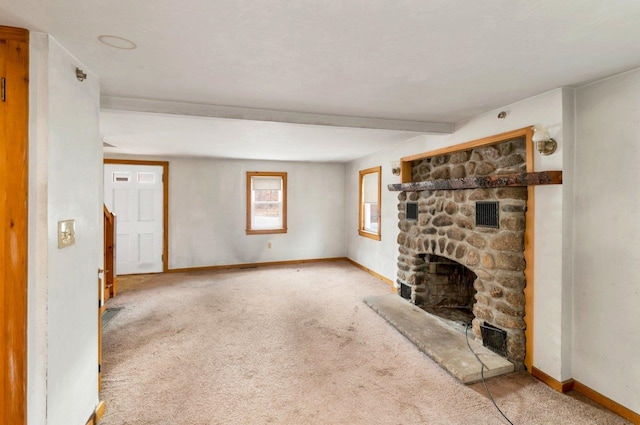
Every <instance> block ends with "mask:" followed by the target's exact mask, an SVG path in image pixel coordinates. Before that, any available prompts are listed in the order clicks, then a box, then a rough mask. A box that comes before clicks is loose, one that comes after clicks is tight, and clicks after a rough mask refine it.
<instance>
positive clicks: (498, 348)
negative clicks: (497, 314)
mask: <svg viewBox="0 0 640 425" xmlns="http://www.w3.org/2000/svg"><path fill="white" fill-rule="evenodd" d="M480 332H481V333H482V345H484V346H485V347H487V348H488V349H489V350H491V351H493V352H494V353H496V354H500V355H501V356H502V357H506V356H507V331H505V330H502V329H500V328H498V327H496V326H493V325H492V324H490V323H486V322H485V323H483V324H482V325H480Z"/></svg>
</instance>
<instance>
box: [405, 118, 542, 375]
mask: <svg viewBox="0 0 640 425" xmlns="http://www.w3.org/2000/svg"><path fill="white" fill-rule="evenodd" d="M532 137H533V126H529V127H524V128H521V129H518V130H512V131H507V132H505V133H500V134H496V135H493V136H489V137H484V138H482V139H476V140H472V141H470V142H466V143H461V144H459V145H455V146H448V147H445V148H441V149H436V150H433V151H429V152H424V153H419V154H416V155H410V156H405V157H403V158H400V170H401V174H400V182H401V183H410V182H411V181H412V173H411V166H412V165H411V164H412V162H413V161H417V160H421V159H425V158H431V157H434V156H438V155H442V154H450V153H454V152H461V151H465V150H469V149H473V148H477V147H481V146H489V145H495V144H498V143H501V142H506V141H508V140H513V139H525V149H526V151H527V158H526V167H527V173H533V172H534V162H533V159H534V152H533V143H532V141H531V138H532ZM527 193H528V199H527V212H526V215H525V220H526V227H525V231H524V259H525V261H526V268H525V270H524V275H525V278H526V281H527V286H526V287H525V288H524V296H525V316H524V321H525V323H526V326H527V328H526V329H525V331H524V334H525V338H526V356H525V359H524V365H525V366H526V368H527V370H528V371H529V373H531V371H532V368H533V303H534V297H533V282H534V276H533V265H534V257H533V247H534V241H533V235H534V223H535V215H534V214H535V188H534V186H528V188H527Z"/></svg>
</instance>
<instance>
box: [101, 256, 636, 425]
mask: <svg viewBox="0 0 640 425" xmlns="http://www.w3.org/2000/svg"><path fill="white" fill-rule="evenodd" d="M388 292H389V286H388V285H386V284H385V283H383V282H381V281H379V280H378V279H376V278H374V277H371V276H370V275H368V274H366V273H364V272H363V271H361V270H359V269H357V268H355V267H353V266H352V265H350V264H348V263H346V262H332V263H318V264H306V265H300V266H297V267H296V266H293V267H291V266H289V267H268V268H258V269H251V270H235V271H226V272H192V273H183V274H165V275H155V276H153V277H152V278H150V279H148V280H146V281H143V282H142V283H140V284H139V285H136V286H135V287H132V288H130V289H129V290H128V291H126V292H124V293H122V294H121V295H118V297H116V298H114V299H112V300H109V302H108V304H107V305H108V307H123V310H122V311H121V312H120V314H118V315H117V316H116V317H115V318H114V319H113V320H112V322H111V323H110V324H109V326H108V327H107V329H106V331H105V334H104V357H103V362H104V369H103V370H104V372H103V391H102V394H101V397H102V399H103V400H104V401H106V405H107V410H106V413H105V416H104V418H103V421H102V422H101V423H102V424H103V425H125V424H136V425H140V424H170V425H174V424H175V425H177V424H185V425H187V424H188V425H204V424H296V425H299V424H432V425H437V424H504V423H506V422H505V421H504V419H502V418H501V417H500V415H499V413H498V412H497V411H496V410H495V408H494V407H493V405H492V404H491V402H490V401H489V399H488V398H487V397H486V395H485V394H484V389H483V388H482V384H476V385H474V386H470V387H467V386H464V385H462V384H460V383H458V382H457V381H456V380H455V379H454V378H452V377H451V376H449V375H448V374H447V373H446V372H444V371H443V370H442V369H441V368H440V367H439V366H438V365H437V364H435V363H434V362H433V361H431V360H430V359H429V358H428V357H426V356H425V355H424V354H422V353H421V352H420V351H418V350H417V349H416V348H415V347H414V346H413V345H412V344H411V343H410V342H409V341H408V340H407V339H405V338H404V337H403V336H401V335H400V334H399V333H398V332H397V331H396V330H395V329H394V328H392V327H391V326H390V325H389V324H387V323H386V322H385V320H384V319H382V318H381V317H379V316H378V315H377V314H376V313H375V312H374V311H373V310H371V309H370V308H369V307H367V306H366V305H365V304H364V303H363V302H362V298H363V297H364V296H368V295H382V294H386V293H388ZM488 385H489V387H490V388H492V389H493V390H494V391H495V393H496V401H497V402H498V404H499V405H500V406H501V408H502V409H503V411H504V412H505V413H506V414H507V415H508V416H509V417H510V418H511V420H512V421H513V422H514V423H515V424H580V425H583V424H625V423H628V422H626V421H624V420H623V419H622V418H620V417H618V416H616V415H614V414H613V413H610V412H608V411H605V410H603V409H601V408H599V407H596V406H594V405H592V404H591V403H585V402H582V401H580V400H577V399H575V398H572V397H568V396H565V395H561V394H558V393H556V392H555V391H553V390H551V389H550V388H548V387H546V386H545V385H544V384H542V383H540V382H538V381H536V380H535V379H533V378H531V377H530V376H528V375H526V374H510V375H506V376H504V377H501V378H495V379H493V380H490V381H489V382H488Z"/></svg>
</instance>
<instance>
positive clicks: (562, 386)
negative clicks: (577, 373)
mask: <svg viewBox="0 0 640 425" xmlns="http://www.w3.org/2000/svg"><path fill="white" fill-rule="evenodd" d="M531 375H533V376H534V377H535V378H537V379H539V380H540V381H542V382H544V383H545V384H547V385H548V386H550V387H551V388H553V389H554V390H556V391H558V392H559V393H566V392H569V391H571V390H573V385H574V380H573V379H567V380H566V381H562V382H560V381H558V380H556V379H555V378H552V377H551V376H549V375H547V374H546V373H544V372H543V371H541V370H540V369H538V368H536V367H532V368H531Z"/></svg>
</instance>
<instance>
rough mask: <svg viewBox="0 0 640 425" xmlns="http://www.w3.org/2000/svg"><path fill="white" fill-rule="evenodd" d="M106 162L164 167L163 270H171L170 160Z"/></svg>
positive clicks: (107, 162) (109, 162) (114, 160)
mask: <svg viewBox="0 0 640 425" xmlns="http://www.w3.org/2000/svg"><path fill="white" fill-rule="evenodd" d="M103 162H104V164H119V165H154V166H160V167H162V216H163V217H162V221H163V222H162V272H163V273H167V272H168V271H169V161H147V160H138V159H111V158H109V159H107V158H105V159H104V161H103Z"/></svg>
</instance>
